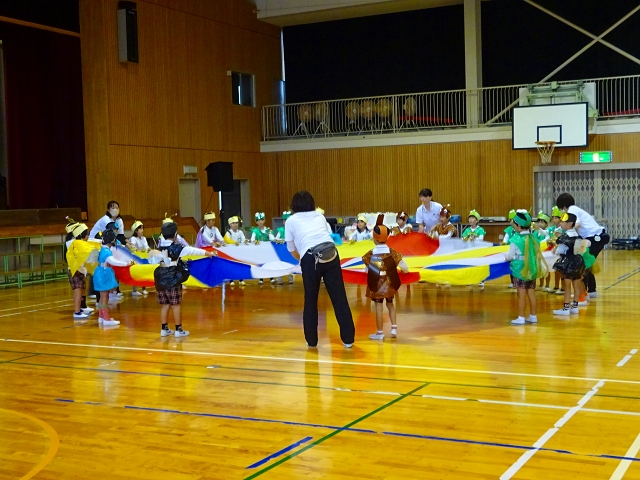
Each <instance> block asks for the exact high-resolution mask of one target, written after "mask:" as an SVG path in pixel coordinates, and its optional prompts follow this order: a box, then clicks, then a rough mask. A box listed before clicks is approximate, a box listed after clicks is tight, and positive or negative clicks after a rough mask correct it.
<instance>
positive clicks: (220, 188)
mask: <svg viewBox="0 0 640 480" xmlns="http://www.w3.org/2000/svg"><path fill="white" fill-rule="evenodd" d="M205 170H206V171H207V186H209V187H213V191H214V192H233V162H214V163H210V164H209V165H207V168H205Z"/></svg>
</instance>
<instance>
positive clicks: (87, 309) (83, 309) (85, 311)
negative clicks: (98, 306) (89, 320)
mask: <svg viewBox="0 0 640 480" xmlns="http://www.w3.org/2000/svg"><path fill="white" fill-rule="evenodd" d="M80 311H81V312H82V313H86V314H87V315H91V314H92V313H93V312H94V311H95V308H91V307H86V308H81V309H80Z"/></svg>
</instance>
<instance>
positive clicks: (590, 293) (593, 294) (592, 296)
mask: <svg viewBox="0 0 640 480" xmlns="http://www.w3.org/2000/svg"><path fill="white" fill-rule="evenodd" d="M588 295H589V298H598V292H589V293H588Z"/></svg>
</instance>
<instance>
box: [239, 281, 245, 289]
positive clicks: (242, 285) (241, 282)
mask: <svg viewBox="0 0 640 480" xmlns="http://www.w3.org/2000/svg"><path fill="white" fill-rule="evenodd" d="M239 285H240V286H241V287H244V286H246V285H247V284H246V282H245V281H244V280H240V283H239Z"/></svg>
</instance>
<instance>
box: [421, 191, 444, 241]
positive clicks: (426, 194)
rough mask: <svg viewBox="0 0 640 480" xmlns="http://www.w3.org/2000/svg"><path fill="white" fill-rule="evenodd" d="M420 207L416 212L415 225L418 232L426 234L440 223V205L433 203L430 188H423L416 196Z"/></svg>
mask: <svg viewBox="0 0 640 480" xmlns="http://www.w3.org/2000/svg"><path fill="white" fill-rule="evenodd" d="M418 196H419V197H420V201H421V202H422V205H420V206H419V207H418V210H416V223H417V224H418V226H419V228H418V232H420V233H428V232H430V231H431V229H432V228H433V227H435V226H436V225H437V224H438V223H439V222H440V211H441V210H442V205H440V204H439V203H438V202H434V201H433V200H432V198H433V192H432V191H431V189H430V188H423V189H422V190H420V193H419V194H418Z"/></svg>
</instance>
